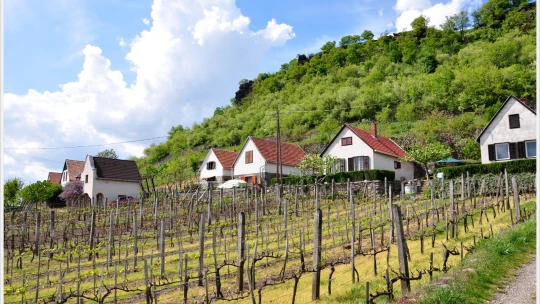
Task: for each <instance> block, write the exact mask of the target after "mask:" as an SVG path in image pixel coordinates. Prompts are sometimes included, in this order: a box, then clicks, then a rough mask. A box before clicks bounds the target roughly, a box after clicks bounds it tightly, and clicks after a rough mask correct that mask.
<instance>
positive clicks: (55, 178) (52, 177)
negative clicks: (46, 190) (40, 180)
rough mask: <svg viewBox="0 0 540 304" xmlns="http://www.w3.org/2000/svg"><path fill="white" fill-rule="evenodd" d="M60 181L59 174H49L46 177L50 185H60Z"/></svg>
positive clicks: (60, 176)
mask: <svg viewBox="0 0 540 304" xmlns="http://www.w3.org/2000/svg"><path fill="white" fill-rule="evenodd" d="M61 179H62V173H61V172H49V176H48V177H47V180H48V181H50V182H51V183H52V184H56V185H60V180H61Z"/></svg>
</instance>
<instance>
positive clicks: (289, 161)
mask: <svg viewBox="0 0 540 304" xmlns="http://www.w3.org/2000/svg"><path fill="white" fill-rule="evenodd" d="M249 138H251V140H252V141H253V143H254V144H255V146H256V147H257V149H259V152H261V154H262V156H263V157H264V159H266V161H267V162H270V163H277V153H276V142H275V141H273V140H268V139H261V138H257V137H253V136H250V137H249ZM305 155H306V152H304V150H302V148H300V146H297V145H293V144H287V143H284V142H282V143H281V161H282V163H283V164H284V165H292V166H296V165H297V164H298V163H299V162H300V161H301V160H302V158H303V157H304V156H305Z"/></svg>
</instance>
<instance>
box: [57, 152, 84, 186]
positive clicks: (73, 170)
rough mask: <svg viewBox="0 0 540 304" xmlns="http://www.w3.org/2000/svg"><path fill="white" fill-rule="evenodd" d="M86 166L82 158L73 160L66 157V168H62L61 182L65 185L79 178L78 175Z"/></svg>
mask: <svg viewBox="0 0 540 304" xmlns="http://www.w3.org/2000/svg"><path fill="white" fill-rule="evenodd" d="M83 167H84V161H80V160H71V159H66V161H65V162H64V168H63V169H62V177H61V180H60V184H61V185H62V187H64V186H65V185H66V184H67V183H69V182H71V181H75V180H78V179H77V175H79V174H80V173H81V172H82V170H83Z"/></svg>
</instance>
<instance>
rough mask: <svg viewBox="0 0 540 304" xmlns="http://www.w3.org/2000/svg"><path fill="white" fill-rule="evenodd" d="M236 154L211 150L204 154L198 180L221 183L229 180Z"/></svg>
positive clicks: (234, 152)
mask: <svg viewBox="0 0 540 304" xmlns="http://www.w3.org/2000/svg"><path fill="white" fill-rule="evenodd" d="M237 156H238V152H236V151H225V150H221V149H215V148H212V149H210V151H208V154H206V158H205V159H204V161H203V163H202V165H201V168H200V169H199V172H200V180H201V181H207V182H218V183H223V182H225V181H228V180H231V179H232V177H233V175H232V169H233V163H234V160H235V159H236V157H237Z"/></svg>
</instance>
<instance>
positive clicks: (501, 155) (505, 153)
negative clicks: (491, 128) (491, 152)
mask: <svg viewBox="0 0 540 304" xmlns="http://www.w3.org/2000/svg"><path fill="white" fill-rule="evenodd" d="M495 155H496V159H497V160H502V159H510V152H509V149H508V143H506V144H496V145H495Z"/></svg>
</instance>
